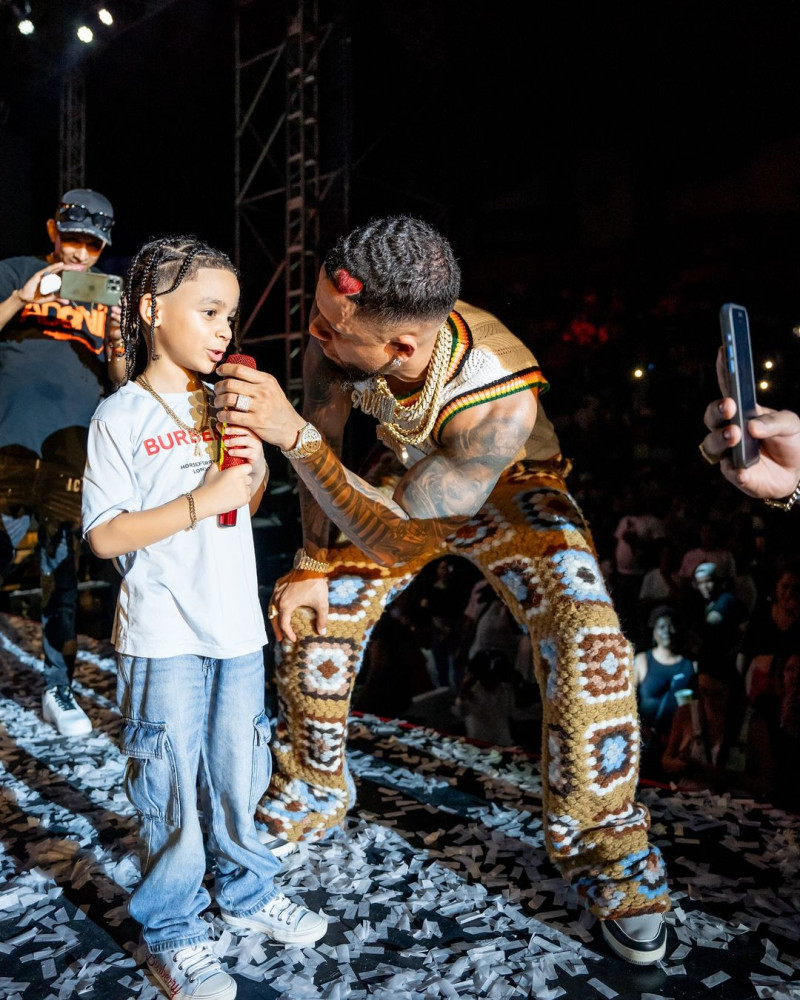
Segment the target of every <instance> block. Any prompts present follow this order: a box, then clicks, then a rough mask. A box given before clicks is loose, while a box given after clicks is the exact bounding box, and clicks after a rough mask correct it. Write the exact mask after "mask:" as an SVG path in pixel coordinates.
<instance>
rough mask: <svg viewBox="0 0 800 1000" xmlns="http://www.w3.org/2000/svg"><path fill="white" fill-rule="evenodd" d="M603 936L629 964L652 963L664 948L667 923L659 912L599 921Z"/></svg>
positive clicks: (658, 959) (659, 957) (665, 949)
mask: <svg viewBox="0 0 800 1000" xmlns="http://www.w3.org/2000/svg"><path fill="white" fill-rule="evenodd" d="M600 926H601V928H602V931H603V937H604V938H605V939H606V941H607V943H608V945H609V947H610V948H611V950H612V951H613V952H614V954H616V955H619V957H620V958H624V959H625V961H626V962H630V963H631V964H632V965H654V964H655V963H656V962H660V961H661V959H662V958H663V957H664V955H665V954H666V951H667V922H666V920H665V919H664V914H663V913H646V914H644V915H643V916H641V917H621V918H620V919H619V920H602V921H601V922H600Z"/></svg>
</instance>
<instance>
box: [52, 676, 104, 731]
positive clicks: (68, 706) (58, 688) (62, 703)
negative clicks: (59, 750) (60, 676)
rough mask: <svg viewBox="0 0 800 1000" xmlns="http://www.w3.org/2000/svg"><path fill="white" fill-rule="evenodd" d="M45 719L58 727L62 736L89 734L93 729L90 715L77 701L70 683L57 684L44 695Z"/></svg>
mask: <svg viewBox="0 0 800 1000" xmlns="http://www.w3.org/2000/svg"><path fill="white" fill-rule="evenodd" d="M42 715H43V716H44V721H45V722H49V723H51V724H52V725H54V726H55V727H56V729H57V730H58V731H59V733H61V735H62V736H88V735H89V733H91V731H92V724H91V722H90V721H89V716H88V715H87V714H86V712H84V710H83V709H82V708H81V707H80V706H79V705H78V703H77V702H76V701H75V695H74V694H73V693H72V688H71V687H70V686H69V685H68V684H56V685H55V687H51V688H48V689H47V690H46V691H45V693H44V694H43V695H42Z"/></svg>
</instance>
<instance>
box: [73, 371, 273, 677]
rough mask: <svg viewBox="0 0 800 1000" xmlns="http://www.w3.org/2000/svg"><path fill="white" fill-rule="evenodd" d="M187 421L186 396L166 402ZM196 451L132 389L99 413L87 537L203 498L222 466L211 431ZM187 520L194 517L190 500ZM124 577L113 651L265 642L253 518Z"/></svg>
mask: <svg viewBox="0 0 800 1000" xmlns="http://www.w3.org/2000/svg"><path fill="white" fill-rule="evenodd" d="M163 398H164V401H165V402H166V403H167V405H168V406H170V407H171V408H172V409H173V410H174V411H175V413H176V415H177V416H178V417H179V418H180V420H181V421H182V422H183V423H185V424H188V425H189V426H193V425H194V424H195V422H196V421H197V419H198V414H197V413H196V412H192V403H191V401H190V397H189V396H188V395H187V394H186V393H168V394H164V396H163ZM200 451H201V454H200V455H196V454H195V444H194V442H192V441H190V440H189V435H188V434H187V433H186V432H185V431H182V430H181V429H180V428H179V427H178V426H177V425H176V424H175V421H174V420H173V419H172V418H171V417H170V416H169V415H168V414H167V413H166V411H165V410H164V408H163V407H162V406H161V404H160V403H159V402H158V401H157V400H156V399H154V398H153V397H152V396H151V395H150V394H149V393H148V392H146V391H145V390H144V389H143V388H142V387H141V386H139V385H137V384H136V383H135V382H128V383H127V384H126V385H124V386H122V387H121V388H119V389H118V390H117V391H116V392H115V393H114V394H113V395H112V396H109V397H108V399H105V400H103V402H102V403H100V405H99V406H98V407H97V410H96V411H95V414H94V417H93V418H92V422H91V426H90V428H89V443H88V448H87V460H86V472H85V476H84V480H83V533H84V535H85V534H86V533H87V532H88V531H90V530H91V529H92V528H95V527H97V526H98V525H100V524H103V523H104V522H106V521H109V520H110V519H111V518H112V517H115V516H116V515H117V514H119V513H121V512H122V511H139V510H150V509H152V508H154V507H160V506H161V505H162V504H165V503H167V502H168V501H170V500H174V499H175V498H176V497H179V496H182V495H183V494H184V493H188V492H190V491H191V490H193V489H196V488H197V487H198V486H200V484H201V483H202V481H203V476H204V474H205V472H206V469H207V468H208V466H209V465H210V464H211V462H212V461H213V460H215V458H216V453H217V442H216V440H215V439H214V437H213V435H212V433H211V431H210V430H207V431H206V432H205V434H204V440H203V441H202V442H200ZM185 502H186V504H187V518H188V513H189V510H188V500H187V501H185ZM114 564H115V565H116V567H117V569H118V570H119V572H120V574H121V576H122V583H121V584H120V591H119V600H118V602H117V613H116V616H115V620H114V631H113V634H112V642H113V643H114V646H115V648H116V650H117V652H118V653H124V654H127V655H130V656H145V657H151V658H165V657H169V656H180V655H183V654H194V655H197V656H209V657H214V658H220V659H222V658H229V657H234V656H241V655H243V654H245V653H251V652H254V651H256V650H258V649H260V648H261V647H262V646H263V645H264V644H265V643H266V642H267V635H266V631H265V629H264V617H263V614H262V610H261V606H260V603H259V600H258V581H257V576H256V563H255V552H254V549H253V532H252V527H251V525H250V511H249V510H248V508H247V507H246V506H245V507H242V508H240V509H239V511H238V516H237V521H236V525H235V527H225V528H220V527H219V526H218V524H217V518H216V517H206V518H203V520H201V521H198V522H197V526H196V528H195V529H194V530H191V529H188V528H187V529H185V530H182V531H178V532H177V533H176V534H174V535H171V536H170V537H169V538H165V539H164V540H163V541H160V542H156V543H154V544H153V545H148V546H147V547H146V548H143V549H139V550H138V551H136V552H129V553H126V554H125V555H122V556H119V557H118V558H117V559H115V560H114Z"/></svg>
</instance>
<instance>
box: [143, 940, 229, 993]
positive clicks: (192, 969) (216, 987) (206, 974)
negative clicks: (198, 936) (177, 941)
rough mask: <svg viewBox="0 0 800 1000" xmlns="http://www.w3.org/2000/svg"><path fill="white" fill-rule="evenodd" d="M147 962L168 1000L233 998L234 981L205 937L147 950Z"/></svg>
mask: <svg viewBox="0 0 800 1000" xmlns="http://www.w3.org/2000/svg"><path fill="white" fill-rule="evenodd" d="M147 966H148V968H149V969H150V971H151V972H152V973H153V975H154V976H155V977H156V979H157V980H158V981H159V983H160V984H161V986H162V987H163V989H164V992H165V993H166V994H167V996H168V997H169V1000H184V998H187V1000H188V998H189V997H191V998H192V1000H234V997H235V996H236V982H235V980H233V979H232V978H231V977H230V976H229V975H228V973H227V972H223V970H222V968H221V966H220V964H219V959H218V958H216V956H215V955H214V954H213V952H212V951H211V947H210V946H209V944H208V943H207V942H205V941H203V942H202V943H201V944H193V945H189V947H188V948H178V950H177V951H158V952H148V954H147Z"/></svg>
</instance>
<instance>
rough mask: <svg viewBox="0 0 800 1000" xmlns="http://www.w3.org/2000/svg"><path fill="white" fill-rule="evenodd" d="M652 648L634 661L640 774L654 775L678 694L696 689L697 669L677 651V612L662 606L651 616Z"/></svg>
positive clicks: (678, 639) (667, 735) (664, 744)
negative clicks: (640, 730)
mask: <svg viewBox="0 0 800 1000" xmlns="http://www.w3.org/2000/svg"><path fill="white" fill-rule="evenodd" d="M649 625H650V628H651V630H652V646H651V648H650V649H648V650H646V651H644V652H641V653H637V654H636V656H635V657H634V661H633V677H634V681H635V683H636V694H637V701H638V704H639V719H640V722H641V727H642V770H643V772H645V773H647V774H648V775H649V776H650V777H653V776H654V773H657V771H658V769H659V768H660V765H661V757H662V755H663V752H664V748H665V746H666V743H667V738H668V737H669V734H670V728H671V726H672V718H673V716H674V715H675V711H676V709H677V708H678V700H677V696H678V694H679V693H683V694H684V695H685V693H686V692H688V693H689V694H691V693H692V692H693V690H694V688H695V671H696V666H695V664H694V663H693V662H692V660H690V659H688V658H687V657H686V656H684V654H683V652H682V651H681V647H680V637H679V634H678V622H677V612H676V611H675V609H674V608H673V607H669V606H667V605H663V606H661V607H659V608H656V609H655V610H654V611H653V612H652V613H651V615H650V620H649Z"/></svg>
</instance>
